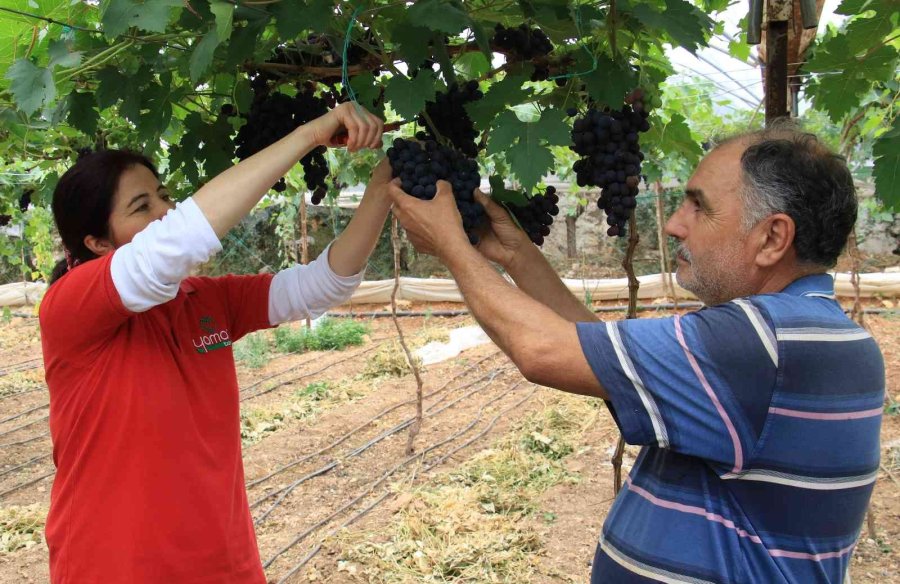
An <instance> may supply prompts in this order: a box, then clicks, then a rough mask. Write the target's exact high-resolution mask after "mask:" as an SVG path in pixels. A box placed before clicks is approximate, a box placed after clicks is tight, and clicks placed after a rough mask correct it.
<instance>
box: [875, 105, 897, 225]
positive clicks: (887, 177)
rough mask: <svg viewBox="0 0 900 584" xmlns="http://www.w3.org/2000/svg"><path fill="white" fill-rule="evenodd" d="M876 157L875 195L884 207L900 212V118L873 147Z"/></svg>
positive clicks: (895, 120)
mask: <svg viewBox="0 0 900 584" xmlns="http://www.w3.org/2000/svg"><path fill="white" fill-rule="evenodd" d="M872 155H873V156H874V157H875V169H874V170H873V172H872V175H873V176H874V177H875V195H876V196H877V197H878V198H879V199H880V200H881V201H882V202H883V203H884V206H885V207H887V208H890V209H893V210H895V211H898V210H900V116H897V117H895V118H894V125H893V127H892V128H891V129H890V130H888V131H887V132H885V133H884V134H882V135H881V136H880V137H879V138H878V140H876V141H875V144H874V145H873V146H872Z"/></svg>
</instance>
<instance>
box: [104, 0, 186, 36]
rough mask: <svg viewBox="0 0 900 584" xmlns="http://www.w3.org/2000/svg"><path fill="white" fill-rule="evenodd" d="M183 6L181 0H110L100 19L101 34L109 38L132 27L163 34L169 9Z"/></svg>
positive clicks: (167, 21) (167, 20)
mask: <svg viewBox="0 0 900 584" xmlns="http://www.w3.org/2000/svg"><path fill="white" fill-rule="evenodd" d="M183 4H184V2H183V0H110V2H109V4H107V5H106V10H104V11H103V17H102V19H101V24H102V26H103V32H104V33H105V34H106V36H107V37H109V38H115V37H117V36H119V35H121V34H122V33H124V32H125V31H127V30H128V29H129V28H131V27H132V26H136V27H138V28H140V29H141V30H146V31H147V32H165V31H166V25H167V24H168V23H169V9H171V8H174V7H176V6H183Z"/></svg>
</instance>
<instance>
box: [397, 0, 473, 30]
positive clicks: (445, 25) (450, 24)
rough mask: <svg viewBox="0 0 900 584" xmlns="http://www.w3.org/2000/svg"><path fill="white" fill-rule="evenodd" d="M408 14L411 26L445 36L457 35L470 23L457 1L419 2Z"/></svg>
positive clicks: (426, 0)
mask: <svg viewBox="0 0 900 584" xmlns="http://www.w3.org/2000/svg"><path fill="white" fill-rule="evenodd" d="M408 14H409V22H410V23H411V24H413V25H416V26H421V27H424V28H428V29H431V30H436V31H438V32H442V33H445V34H458V33H460V32H462V31H463V29H465V28H467V27H468V26H469V24H470V22H471V20H470V19H469V14H468V13H467V12H466V9H465V8H464V7H463V6H462V4H461V3H460V2H459V0H419V1H418V2H416V3H415V4H413V6H412V7H411V8H410V9H409V12H408Z"/></svg>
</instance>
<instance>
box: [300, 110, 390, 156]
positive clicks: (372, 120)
mask: <svg viewBox="0 0 900 584" xmlns="http://www.w3.org/2000/svg"><path fill="white" fill-rule="evenodd" d="M307 126H308V128H309V129H310V130H312V132H313V140H314V142H315V144H316V145H317V146H329V147H332V148H333V147H337V146H343V145H346V147H347V150H348V151H350V152H356V151H357V150H361V149H362V148H381V146H382V144H381V134H382V132H383V131H384V121H382V120H381V119H379V118H378V117H377V116H375V115H372V114H371V113H369V112H368V111H367V110H366V108H364V107H363V106H361V105H359V104H358V103H351V102H348V103H342V104H340V105H339V106H337V107H336V108H334V109H333V110H331V111H330V112H328V113H327V114H325V115H323V116H320V117H318V118H316V119H314V120H313V121H311V122H309V124H307Z"/></svg>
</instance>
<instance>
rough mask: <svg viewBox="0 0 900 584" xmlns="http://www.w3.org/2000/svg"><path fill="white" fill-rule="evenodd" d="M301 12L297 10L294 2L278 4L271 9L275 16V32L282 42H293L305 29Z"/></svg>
mask: <svg viewBox="0 0 900 584" xmlns="http://www.w3.org/2000/svg"><path fill="white" fill-rule="evenodd" d="M303 12H304V11H303V10H302V9H301V10H298V9H297V5H296V4H295V3H294V2H279V3H277V4H275V6H274V7H273V8H272V13H273V14H274V15H275V30H277V31H278V36H279V37H281V39H282V40H285V41H290V40H293V39H295V38H296V37H297V35H299V34H300V33H301V32H302V31H303V30H304V29H305V28H306V25H307V23H306V20H305V19H304V14H303Z"/></svg>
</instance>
